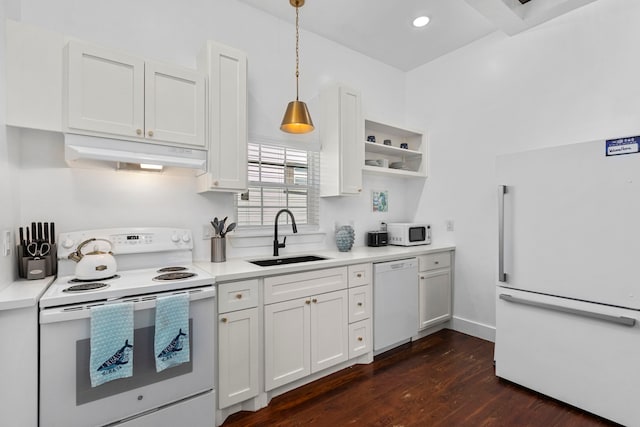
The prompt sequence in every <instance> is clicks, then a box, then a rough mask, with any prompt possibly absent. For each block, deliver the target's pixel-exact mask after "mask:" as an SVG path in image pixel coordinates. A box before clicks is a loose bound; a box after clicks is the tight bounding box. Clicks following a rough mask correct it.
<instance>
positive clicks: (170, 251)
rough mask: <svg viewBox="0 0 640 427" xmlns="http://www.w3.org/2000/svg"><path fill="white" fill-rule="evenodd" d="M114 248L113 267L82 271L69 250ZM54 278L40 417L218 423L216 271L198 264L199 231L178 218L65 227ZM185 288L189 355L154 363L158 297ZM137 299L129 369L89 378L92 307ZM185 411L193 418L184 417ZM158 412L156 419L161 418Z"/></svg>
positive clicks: (43, 308) (46, 307)
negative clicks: (95, 380) (171, 224)
mask: <svg viewBox="0 0 640 427" xmlns="http://www.w3.org/2000/svg"><path fill="white" fill-rule="evenodd" d="M94 238H95V239H104V240H96V241H92V242H91V243H89V244H88V245H85V248H87V251H85V253H86V252H89V251H92V250H99V251H109V250H111V251H112V252H113V254H114V257H115V259H116V262H117V270H116V271H115V275H112V277H105V278H100V279H97V280H82V281H80V280H77V278H76V277H75V275H74V272H75V268H76V265H77V263H76V262H75V261H73V260H72V259H70V258H69V255H71V254H72V253H73V252H75V251H76V250H77V249H78V246H79V245H80V244H81V243H82V242H85V241H86V240H89V239H94ZM57 241H58V242H59V243H58V278H57V279H56V280H55V281H54V282H53V283H52V284H51V286H50V287H49V288H48V289H47V291H46V292H45V294H44V295H43V296H42V298H41V300H40V405H39V406H40V408H39V419H40V423H39V425H40V426H42V427H46V426H60V425H64V426H69V427H72V426H87V425H115V424H117V425H118V426H120V425H122V426H127V425H131V426H136V427H137V426H147V425H148V426H154V425H165V424H163V423H164V421H166V420H175V421H176V422H179V420H184V419H187V418H188V419H189V420H190V425H193V426H210V425H213V424H214V410H215V390H214V385H215V376H214V372H215V369H214V364H213V361H214V360H215V322H216V303H215V296H216V292H215V287H214V286H213V285H214V278H213V277H212V276H211V275H210V274H208V273H207V272H205V271H203V270H201V269H199V268H197V267H195V266H194V265H193V254H192V252H193V236H192V234H191V232H190V230H185V229H177V228H147V227H144V228H118V229H101V230H86V231H77V232H71V233H60V235H59V237H58V239H57ZM177 293H187V294H188V295H189V297H190V304H189V324H190V340H191V341H192V345H191V359H190V361H189V362H188V363H184V364H182V365H179V366H177V367H173V368H169V369H166V370H164V371H161V372H156V369H155V358H154V357H153V337H154V330H155V301H156V298H158V297H161V296H165V295H171V294H177ZM123 301H127V302H133V303H134V334H135V338H134V342H135V351H134V357H133V369H134V371H133V376H132V377H130V378H123V379H118V380H114V381H111V382H108V383H105V384H102V385H100V386H97V387H91V382H90V375H89V353H90V339H91V332H90V331H91V328H90V321H91V307H95V306H97V305H104V304H116V303H119V302H123ZM185 417H187V418H185ZM159 422H160V424H158V423H159Z"/></svg>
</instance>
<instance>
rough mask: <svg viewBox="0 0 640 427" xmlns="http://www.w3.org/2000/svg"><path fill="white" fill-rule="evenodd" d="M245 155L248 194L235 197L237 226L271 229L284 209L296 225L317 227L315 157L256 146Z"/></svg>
mask: <svg viewBox="0 0 640 427" xmlns="http://www.w3.org/2000/svg"><path fill="white" fill-rule="evenodd" d="M247 151H248V156H247V157H248V162H249V164H248V174H249V190H248V192H246V193H243V194H239V195H237V196H236V208H237V220H238V226H245V227H252V226H253V227H260V226H272V225H273V223H274V219H275V216H276V214H277V213H278V211H279V210H280V209H284V208H286V209H289V210H290V211H291V212H292V213H293V215H294V217H295V219H296V224H298V225H318V223H319V220H318V216H319V214H318V210H319V192H320V180H319V178H320V176H319V175H320V155H319V153H318V152H317V151H306V150H298V149H293V148H289V147H280V146H276V145H266V144H256V143H249V144H248V150H247ZM281 217H282V216H281ZM288 221H289V217H288V216H287V222H288Z"/></svg>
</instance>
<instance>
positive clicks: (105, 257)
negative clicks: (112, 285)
mask: <svg viewBox="0 0 640 427" xmlns="http://www.w3.org/2000/svg"><path fill="white" fill-rule="evenodd" d="M98 241H103V242H107V243H108V244H109V251H108V252H104V251H101V250H100V248H99V246H98V245H93V247H92V251H91V252H87V253H83V252H82V249H84V248H85V246H87V245H89V244H90V243H93V242H98ZM111 249H113V245H112V243H111V242H110V241H109V240H107V239H96V238H91V239H89V240H85V241H84V242H82V243H80V245H78V249H76V251H75V252H73V253H71V254H69V258H70V259H72V260H74V261H76V262H77V263H78V265H76V278H77V279H80V280H100V279H106V278H107V277H111V276H113V275H115V274H116V271H117V264H116V259H115V258H114V256H113V252H111Z"/></svg>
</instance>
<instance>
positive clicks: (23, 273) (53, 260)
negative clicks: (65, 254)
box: [16, 245, 58, 280]
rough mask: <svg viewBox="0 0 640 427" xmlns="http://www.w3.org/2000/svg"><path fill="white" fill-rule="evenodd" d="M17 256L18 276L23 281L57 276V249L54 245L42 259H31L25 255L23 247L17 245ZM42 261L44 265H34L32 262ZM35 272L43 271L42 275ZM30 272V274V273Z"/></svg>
mask: <svg viewBox="0 0 640 427" xmlns="http://www.w3.org/2000/svg"><path fill="white" fill-rule="evenodd" d="M16 253H17V254H18V276H19V277H21V278H23V279H29V280H35V279H42V278H43V277H46V276H55V275H56V274H58V263H57V258H58V255H57V253H58V252H57V248H56V245H51V250H50V251H49V253H48V254H47V255H45V256H42V257H32V256H31V255H29V254H28V253H26V251H25V248H24V246H22V245H18V246H17V249H16ZM40 260H43V261H44V264H40V263H34V261H40ZM36 270H43V273H44V275H41V273H39V272H36ZM30 272H31V273H30Z"/></svg>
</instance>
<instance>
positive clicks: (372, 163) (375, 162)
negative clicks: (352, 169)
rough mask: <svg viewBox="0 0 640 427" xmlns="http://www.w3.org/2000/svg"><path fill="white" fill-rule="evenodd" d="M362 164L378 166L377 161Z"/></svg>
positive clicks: (366, 161)
mask: <svg viewBox="0 0 640 427" xmlns="http://www.w3.org/2000/svg"><path fill="white" fill-rule="evenodd" d="M364 164H365V165H367V166H378V161H377V160H365V161H364Z"/></svg>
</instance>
